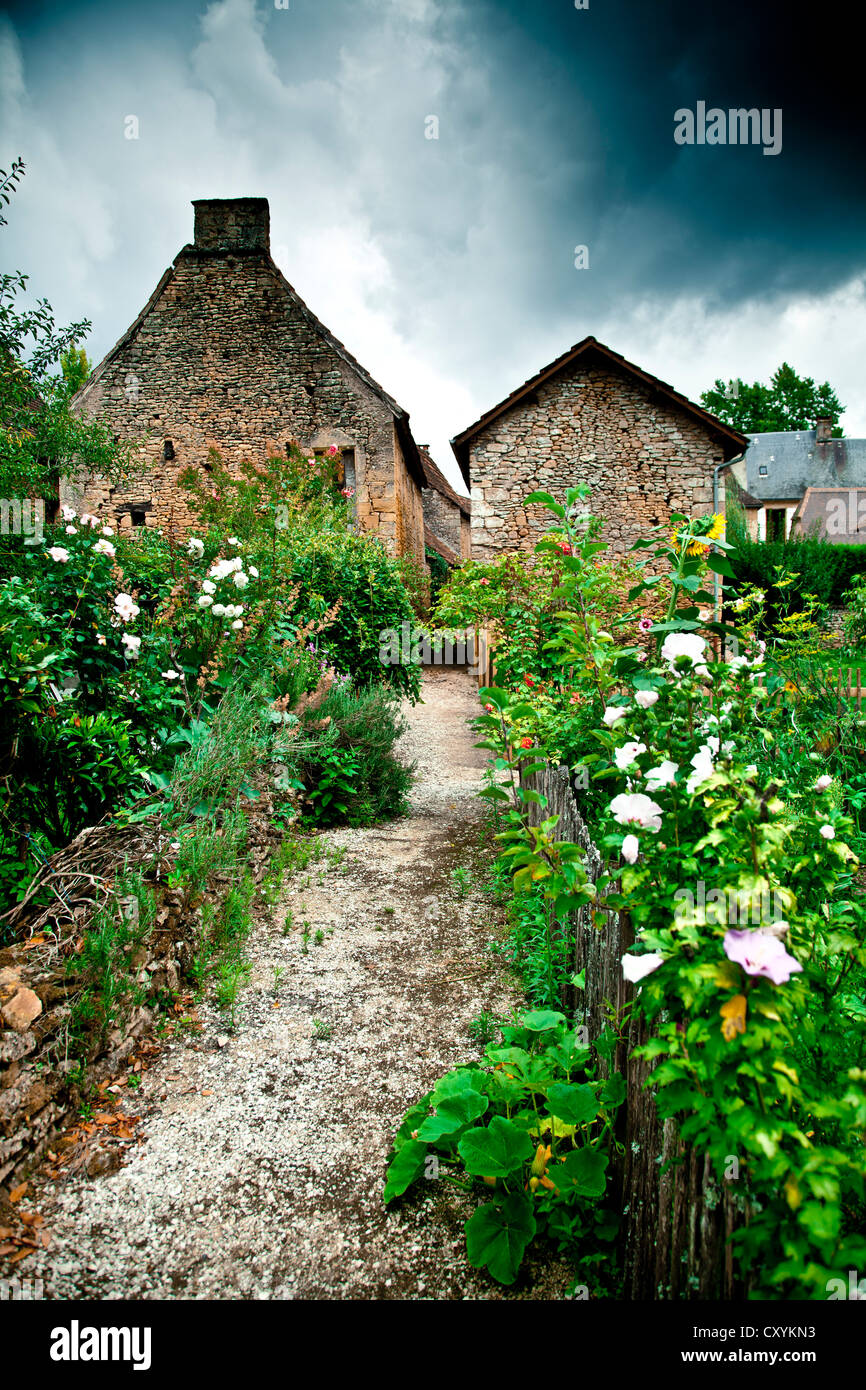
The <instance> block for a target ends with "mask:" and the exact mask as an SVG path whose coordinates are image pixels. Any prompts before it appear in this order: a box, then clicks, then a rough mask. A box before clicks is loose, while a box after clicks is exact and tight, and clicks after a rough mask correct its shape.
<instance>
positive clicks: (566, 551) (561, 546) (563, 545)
mask: <svg viewBox="0 0 866 1390" xmlns="http://www.w3.org/2000/svg"><path fill="white" fill-rule="evenodd" d="M556 548H557V550H561V551H562V553H563V555H570V554H571V546H570V545H569V543H568V541H557V542H556Z"/></svg>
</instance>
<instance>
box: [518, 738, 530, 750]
mask: <svg viewBox="0 0 866 1390" xmlns="http://www.w3.org/2000/svg"><path fill="white" fill-rule="evenodd" d="M520 746H521V748H531V747H532V739H531V738H522V739H521V740H520Z"/></svg>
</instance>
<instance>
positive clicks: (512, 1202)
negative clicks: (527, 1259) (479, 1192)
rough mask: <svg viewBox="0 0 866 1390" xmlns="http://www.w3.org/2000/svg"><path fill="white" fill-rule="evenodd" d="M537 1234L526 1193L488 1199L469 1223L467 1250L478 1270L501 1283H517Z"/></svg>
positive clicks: (514, 1193) (470, 1260) (530, 1204)
mask: <svg viewBox="0 0 866 1390" xmlns="http://www.w3.org/2000/svg"><path fill="white" fill-rule="evenodd" d="M534 1235H535V1215H534V1213H533V1210H532V1203H531V1201H530V1199H529V1198H528V1197H526V1196H525V1195H524V1194H523V1193H522V1192H512V1193H509V1195H508V1196H507V1197H506V1198H505V1200H504V1201H503V1202H501V1203H500V1202H485V1203H484V1205H483V1206H480V1207H479V1208H478V1210H477V1211H476V1212H475V1213H474V1214H473V1215H472V1216H470V1218H469V1220H468V1221H467V1222H466V1253H467V1255H468V1257H469V1263H470V1264H471V1265H473V1266H474V1267H475V1268H476V1269H487V1270H488V1271H489V1272H490V1274H492V1275H493V1278H494V1279H496V1280H497V1282H498V1283H500V1284H513V1283H514V1281H515V1279H516V1278H517V1271H518V1269H519V1268H520V1261H521V1260H522V1259H523V1254H524V1251H525V1250H526V1247H527V1245H528V1244H529V1242H530V1241H531V1240H532V1238H533V1236H534Z"/></svg>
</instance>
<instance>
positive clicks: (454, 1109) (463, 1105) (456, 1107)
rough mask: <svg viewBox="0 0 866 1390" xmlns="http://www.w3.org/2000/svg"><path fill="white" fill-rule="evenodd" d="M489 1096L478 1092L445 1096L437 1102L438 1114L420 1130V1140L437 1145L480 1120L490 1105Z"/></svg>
mask: <svg viewBox="0 0 866 1390" xmlns="http://www.w3.org/2000/svg"><path fill="white" fill-rule="evenodd" d="M489 1103H490V1102H489V1101H488V1099H487V1096H483V1095H481V1094H480V1093H479V1092H478V1091H460V1092H458V1094H457V1095H453V1096H444V1097H443V1098H442V1099H441V1100H435V1099H434V1104H435V1105H436V1114H435V1115H430V1116H428V1118H427V1119H426V1120H425V1121H424V1123H423V1124H422V1125H421V1126H420V1127H419V1129H418V1138H419V1139H423V1140H425V1141H426V1142H427V1143H431V1144H435V1143H436V1142H437V1141H438V1140H440V1139H445V1138H448V1137H449V1136H451V1135H452V1134H456V1133H457V1132H458V1130H461V1129H465V1127H466V1126H467V1125H470V1124H471V1123H472V1121H473V1120H478V1119H480V1118H481V1116H482V1115H483V1114H484V1112H485V1110H486V1109H487V1107H488V1105H489Z"/></svg>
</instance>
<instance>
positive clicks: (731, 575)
mask: <svg viewBox="0 0 866 1390" xmlns="http://www.w3.org/2000/svg"><path fill="white" fill-rule="evenodd" d="M707 565H708V567H709V568H710V569H711V570H712V571H713V574H723V575H724V576H725V578H726V579H736V577H737V576H736V573H735V572H734V567H733V565H732V564H731V562H730V560H729V559H728V557H727V555H715V554H712V555H708V556H707Z"/></svg>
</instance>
